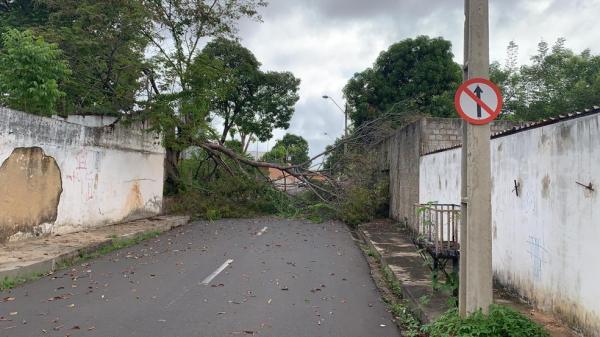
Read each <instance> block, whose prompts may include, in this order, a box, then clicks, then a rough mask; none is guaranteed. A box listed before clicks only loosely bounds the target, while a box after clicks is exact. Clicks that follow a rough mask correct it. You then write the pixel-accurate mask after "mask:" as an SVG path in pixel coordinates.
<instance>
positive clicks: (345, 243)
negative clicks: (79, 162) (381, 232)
mask: <svg viewBox="0 0 600 337" xmlns="http://www.w3.org/2000/svg"><path fill="white" fill-rule="evenodd" d="M228 262H229V263H228ZM0 316H1V318H0V336H7V337H8V336H10V337H34V336H61V337H64V336H99V337H125V336H141V337H150V336H156V337H176V336H181V337H184V336H185V337H221V336H253V335H254V336H272V337H318V336H336V337H337V336H339V337H353V336H356V337H359V336H360V337H367V336H373V337H395V336H400V334H399V332H398V330H397V328H396V327H395V324H394V323H393V322H392V316H391V314H390V313H389V312H388V311H387V310H386V307H385V305H384V304H383V303H382V302H381V300H380V297H379V293H378V291H377V289H376V287H375V285H374V283H373V281H372V279H371V278H370V273H369V268H368V265H367V263H366V261H365V259H364V257H363V256H362V253H361V252H360V250H359V248H358V246H357V245H356V243H355V242H354V241H353V238H352V235H351V233H350V232H349V231H348V229H347V228H346V227H345V226H344V225H342V224H339V223H325V224H312V223H309V222H303V221H295V220H280V219H273V218H261V219H253V220H221V221H216V222H196V223H193V224H190V225H187V226H184V227H181V228H179V229H176V230H173V231H171V232H168V233H165V234H163V235H162V236H160V237H159V238H157V239H152V240H149V241H146V242H144V243H142V244H140V245H137V246H133V247H129V248H126V249H124V250H121V251H118V252H113V253H111V254H109V255H106V256H104V257H101V258H98V259H96V260H92V261H88V262H86V263H83V264H80V265H77V266H75V267H73V268H70V269H68V270H63V271H59V272H56V273H55V274H54V275H51V276H48V277H46V278H43V279H40V280H38V281H35V282H32V283H29V284H26V285H24V286H22V287H19V288H17V289H14V290H12V291H6V292H0Z"/></svg>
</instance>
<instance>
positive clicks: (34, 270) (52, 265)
mask: <svg viewBox="0 0 600 337" xmlns="http://www.w3.org/2000/svg"><path fill="white" fill-rule="evenodd" d="M152 219H153V218H151V219H147V220H152ZM154 219H160V218H159V217H158V218H154ZM160 220H161V221H164V222H165V225H164V226H160V227H154V228H152V229H148V230H143V231H140V232H137V233H129V234H125V235H121V236H119V237H117V238H107V239H106V240H104V241H102V242H96V243H94V244H92V245H89V246H85V247H79V248H73V249H72V250H69V251H66V252H64V253H62V254H60V255H58V256H55V257H51V258H48V259H47V260H42V261H38V262H34V263H31V264H29V265H26V266H20V267H17V268H14V269H9V270H3V271H0V280H2V279H4V278H7V277H8V278H18V277H24V278H27V277H31V276H33V275H38V274H50V273H53V272H55V271H56V270H57V266H58V265H60V264H61V263H63V262H67V261H72V260H74V259H76V258H78V257H79V256H80V255H83V254H89V253H93V252H96V251H98V250H100V249H102V248H104V247H106V246H108V245H111V244H113V243H114V242H115V240H117V239H123V238H128V237H131V236H137V235H143V234H146V233H150V232H156V231H157V232H160V233H161V234H162V233H165V232H168V231H170V230H173V229H175V228H178V227H181V226H184V225H186V224H188V223H189V222H190V218H189V217H176V218H173V219H160ZM116 226H118V225H116Z"/></svg>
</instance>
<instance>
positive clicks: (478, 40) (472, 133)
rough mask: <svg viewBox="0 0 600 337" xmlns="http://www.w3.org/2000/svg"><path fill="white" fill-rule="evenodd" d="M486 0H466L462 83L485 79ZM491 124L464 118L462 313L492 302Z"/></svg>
mask: <svg viewBox="0 0 600 337" xmlns="http://www.w3.org/2000/svg"><path fill="white" fill-rule="evenodd" d="M488 19H489V7H488V0H465V68H464V70H465V73H464V77H465V81H466V80H468V79H471V78H474V77H482V78H486V79H488V78H489V63H490V58H489V22H488ZM490 135H491V134H490V125H489V124H486V125H472V124H469V123H467V122H465V121H463V146H462V201H461V206H462V209H461V215H462V219H461V227H460V240H461V247H460V289H459V311H460V315H461V316H462V317H466V316H467V315H469V314H472V313H474V312H476V311H478V310H479V309H481V310H482V311H483V313H485V314H487V313H488V312H489V306H490V305H491V304H492V301H493V298H492V226H491V223H492V203H491V185H492V184H491V183H492V179H491V165H490V161H491V158H490Z"/></svg>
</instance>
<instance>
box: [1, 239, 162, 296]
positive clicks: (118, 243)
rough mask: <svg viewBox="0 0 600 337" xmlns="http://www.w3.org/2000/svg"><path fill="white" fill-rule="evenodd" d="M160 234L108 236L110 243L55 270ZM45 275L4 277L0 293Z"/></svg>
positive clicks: (59, 264)
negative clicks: (125, 236) (128, 236)
mask: <svg viewBox="0 0 600 337" xmlns="http://www.w3.org/2000/svg"><path fill="white" fill-rule="evenodd" d="M160 234H161V232H160V231H150V232H145V233H140V234H136V235H135V236H133V237H130V238H118V237H117V236H115V235H112V236H110V238H111V241H110V242H109V243H108V244H106V245H103V246H102V247H100V248H99V249H96V250H94V251H88V252H85V251H82V252H81V253H80V254H79V256H77V257H75V258H73V259H67V260H64V261H61V262H59V263H57V264H56V269H55V270H61V269H65V268H69V267H71V266H73V265H75V264H77V263H80V262H83V261H87V260H91V259H95V258H97V257H100V256H103V255H107V254H110V253H112V252H114V251H116V250H120V249H123V248H127V247H130V246H134V245H136V244H138V243H141V242H143V241H146V240H149V239H153V238H156V237H158V236H159V235H160ZM47 275H48V273H34V274H31V275H26V276H16V277H9V276H6V277H4V278H3V279H1V280H0V291H4V290H9V289H13V288H15V287H18V286H20V285H22V284H24V283H27V282H32V281H35V280H39V279H40V278H42V277H44V276H47Z"/></svg>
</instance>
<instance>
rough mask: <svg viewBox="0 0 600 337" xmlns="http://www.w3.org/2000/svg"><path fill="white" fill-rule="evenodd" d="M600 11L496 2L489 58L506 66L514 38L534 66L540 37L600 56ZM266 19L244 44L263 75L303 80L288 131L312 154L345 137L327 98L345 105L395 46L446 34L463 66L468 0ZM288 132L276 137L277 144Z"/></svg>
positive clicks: (383, 0) (286, 12)
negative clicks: (358, 80)
mask: <svg viewBox="0 0 600 337" xmlns="http://www.w3.org/2000/svg"><path fill="white" fill-rule="evenodd" d="M599 13H600V0H528V1H521V0H502V1H490V55H491V58H492V60H498V61H501V62H504V59H505V55H506V46H507V45H508V42H509V41H511V40H514V41H515V42H516V43H517V44H519V46H520V54H519V61H520V62H521V63H524V62H528V61H529V58H530V57H531V56H532V55H533V54H534V53H535V52H536V50H537V43H538V42H539V41H540V40H541V39H544V40H545V41H547V42H549V43H553V42H554V41H555V40H556V39H557V38H559V37H565V38H567V47H569V48H571V49H573V50H575V51H576V52H580V51H582V50H583V49H585V48H591V49H592V51H593V52H594V53H596V54H598V53H600V48H599V47H598V45H597V41H600V20H598V14H599ZM263 19H264V23H262V24H257V23H253V22H252V23H251V22H244V23H243V24H242V25H241V27H240V35H241V38H242V41H243V44H244V45H245V46H246V47H248V48H249V49H250V50H252V51H253V52H254V53H255V55H256V56H257V58H258V59H259V60H260V61H261V62H262V63H263V68H264V69H266V70H289V71H292V72H293V73H294V74H295V75H296V76H297V77H299V78H300V79H301V80H302V84H301V91H300V95H301V100H300V102H299V103H298V105H297V109H296V114H295V115H294V118H293V120H292V124H291V127H290V129H289V130H288V132H292V133H296V134H299V135H302V136H304V137H305V138H306V139H307V140H308V141H309V143H310V146H311V153H312V154H315V153H318V152H320V151H322V150H323V148H324V147H325V146H326V145H327V144H330V143H332V142H333V140H334V138H335V137H337V136H340V135H342V134H343V125H344V116H343V114H341V113H340V111H339V110H338V109H337V107H336V106H335V105H333V104H332V103H331V102H328V101H325V100H323V99H322V98H321V95H323V94H327V95H331V96H332V97H334V99H336V100H337V101H338V102H339V103H340V104H342V103H343V97H342V93H341V91H342V88H343V87H344V85H345V84H346V82H347V81H348V79H349V78H350V77H351V76H352V75H353V74H354V73H355V72H359V71H362V70H364V69H365V68H367V67H369V66H370V65H371V64H372V63H373V61H374V60H375V58H376V57H377V55H378V54H379V53H380V52H381V51H382V50H384V49H386V48H387V47H388V46H389V45H391V44H392V43H394V42H397V41H400V40H402V39H404V38H408V37H415V36H417V35H430V36H442V37H444V38H445V39H448V40H450V41H452V43H453V50H454V54H455V55H456V57H455V59H456V61H457V62H459V63H462V58H463V55H462V48H463V41H462V40H463V1H462V0H460V1H448V0H431V1H422V0H371V1H366V0H304V1H298V0H271V5H270V6H269V8H267V9H266V10H265V11H264V13H263ZM284 133H285V131H281V130H280V131H277V132H276V138H277V137H278V138H281V136H282V135H283V134H284ZM325 134H327V135H325ZM273 144H274V141H271V142H270V145H273ZM254 148H255V147H254V146H253V149H254ZM260 148H261V150H264V149H266V144H262V145H260Z"/></svg>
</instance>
